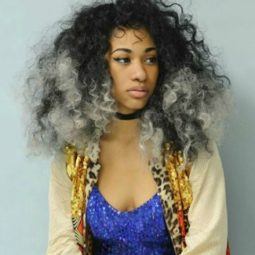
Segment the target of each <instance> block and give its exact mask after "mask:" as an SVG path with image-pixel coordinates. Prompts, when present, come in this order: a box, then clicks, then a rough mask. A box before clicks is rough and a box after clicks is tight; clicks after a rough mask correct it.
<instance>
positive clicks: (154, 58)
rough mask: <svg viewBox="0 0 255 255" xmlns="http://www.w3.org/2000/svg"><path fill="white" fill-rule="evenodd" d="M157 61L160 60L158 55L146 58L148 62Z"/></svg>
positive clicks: (153, 62)
mask: <svg viewBox="0 0 255 255" xmlns="http://www.w3.org/2000/svg"><path fill="white" fill-rule="evenodd" d="M157 61H158V59H157V57H150V58H146V62H147V63H148V64H155V63H157Z"/></svg>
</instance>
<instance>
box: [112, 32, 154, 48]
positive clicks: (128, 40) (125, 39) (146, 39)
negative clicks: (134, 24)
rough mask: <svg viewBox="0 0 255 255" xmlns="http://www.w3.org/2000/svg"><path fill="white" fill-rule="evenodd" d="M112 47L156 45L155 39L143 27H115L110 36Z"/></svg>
mask: <svg viewBox="0 0 255 255" xmlns="http://www.w3.org/2000/svg"><path fill="white" fill-rule="evenodd" d="M110 43H111V46H112V47H116V46H129V47H131V46H133V47H135V46H138V45H146V46H148V45H149V46H154V42H153V39H152V37H151V35H150V34H149V33H148V32H147V30H145V29H143V28H141V29H131V28H130V29H129V28H115V29H114V30H113V33H112V36H111V38H110Z"/></svg>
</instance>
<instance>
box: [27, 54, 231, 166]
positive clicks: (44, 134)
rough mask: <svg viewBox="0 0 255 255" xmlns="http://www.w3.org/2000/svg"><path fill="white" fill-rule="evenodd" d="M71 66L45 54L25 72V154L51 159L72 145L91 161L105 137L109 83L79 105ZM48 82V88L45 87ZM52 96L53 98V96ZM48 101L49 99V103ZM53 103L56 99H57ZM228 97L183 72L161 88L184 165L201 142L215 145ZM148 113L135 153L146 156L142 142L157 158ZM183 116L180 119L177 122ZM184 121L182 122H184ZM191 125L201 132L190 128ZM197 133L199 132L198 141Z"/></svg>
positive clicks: (160, 137) (158, 139) (157, 131)
mask: <svg viewBox="0 0 255 255" xmlns="http://www.w3.org/2000/svg"><path fill="white" fill-rule="evenodd" d="M75 66H76V63H75V61H74V60H73V59H71V58H70V57H69V55H68V53H67V52H62V53H60V54H59V55H56V54H51V53H48V55H47V57H44V60H43V62H41V63H40V65H39V66H37V68H35V67H34V69H33V70H32V71H31V72H30V75H29V77H28V79H27V86H26V89H25V91H24V92H25V102H26V109H27V110H28V111H29V114H28V112H26V113H27V116H30V120H29V126H28V127H29V128H28V129H27V134H28V138H29V139H28V148H29V151H30V153H32V154H38V153H46V154H52V153H53V152H54V151H56V150H58V149H61V148H63V146H65V145H66V144H74V145H75V146H76V147H77V149H78V151H79V152H80V153H84V150H85V149H87V152H88V153H89V154H90V155H91V157H92V158H93V157H96V154H94V152H93V151H95V150H96V153H98V150H99V147H98V141H99V139H100V136H101V135H102V134H103V133H105V132H109V130H107V124H108V123H110V122H111V120H112V117H113V116H114V114H115V112H116V111H117V106H116V103H115V100H114V98H113V97H112V96H111V92H110V91H111V86H112V81H111V78H110V77H109V76H108V75H106V76H105V81H104V82H102V83H101V84H98V83H96V82H93V84H92V85H93V86H91V87H92V88H93V89H91V90H90V91H89V95H88V96H89V97H90V99H91V100H90V102H88V101H86V100H82V95H81V93H80V92H79V90H78V89H77V87H78V86H77V83H79V80H78V74H77V71H76V68H75ZM51 80H54V86H52V83H50V81H51ZM56 91H58V93H56ZM50 95H54V96H53V97H51V96H50ZM58 97H59V98H58ZM47 100H50V101H51V102H52V101H53V103H54V104H53V105H54V107H52V108H51V110H50V111H49V112H48V114H47V115H46V116H44V117H43V118H41V119H39V120H38V114H39V113H40V110H41V107H42V102H44V103H45V101H47ZM231 104H232V100H231V94H230V91H229V90H226V88H225V87H223V86H219V85H217V86H216V85H215V82H214V81H213V80H212V79H208V78H207V77H206V76H205V77H203V76H202V75H200V76H198V75H197V74H194V73H192V72H191V70H190V69H189V68H183V69H181V70H179V71H178V72H176V73H175V74H173V75H172V76H171V79H169V80H168V81H165V82H164V84H163V100H162V109H163V111H164V116H166V120H165V121H167V122H170V123H171V124H172V125H173V126H174V127H175V129H176V131H177V135H178V138H179V139H180V141H181V142H182V145H183V152H184V158H185V162H186V161H187V156H188V155H189V151H190V149H191V148H192V149H194V148H195V149H196V150H199V149H200V148H201V144H203V141H201V139H202V138H203V137H207V138H208V139H213V140H217V141H219V140H220V138H221V136H222V134H223V132H222V131H223V128H224V126H223V125H222V120H223V119H224V118H225V116H226V114H227V113H228V112H229V110H230V109H231ZM153 109H154V108H149V109H146V110H145V111H144V114H143V116H142V117H141V120H140V128H141V132H140V143H139V146H140V149H141V153H142V154H143V155H144V154H146V146H145V143H146V141H149V140H151V141H152V142H153V154H154V156H156V157H159V156H160V153H161V148H162V143H163V142H164V132H163V128H160V127H155V125H154V124H153V122H152V116H157V115H158V114H157V112H155V110H153ZM183 114H186V117H185V119H184V118H183V117H182V116H183ZM187 116H188V118H187ZM194 120H197V121H199V122H200V123H201V126H202V130H199V129H196V127H195V126H194V125H191V122H194ZM201 132H203V134H202V136H201Z"/></svg>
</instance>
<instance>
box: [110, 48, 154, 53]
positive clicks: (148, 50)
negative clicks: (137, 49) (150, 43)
mask: <svg viewBox="0 0 255 255" xmlns="http://www.w3.org/2000/svg"><path fill="white" fill-rule="evenodd" d="M153 50H156V47H149V48H146V49H145V50H144V52H145V53H147V52H150V51H153ZM116 51H125V52H127V53H131V52H132V50H131V49H127V48H118V49H116V50H114V51H112V52H111V54H113V53H114V52H116Z"/></svg>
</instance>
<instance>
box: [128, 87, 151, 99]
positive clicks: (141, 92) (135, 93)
mask: <svg viewBox="0 0 255 255" xmlns="http://www.w3.org/2000/svg"><path fill="white" fill-rule="evenodd" d="M148 92H149V91H148V90H147V89H144V88H142V87H133V88H131V89H129V90H128V93H129V95H130V96H132V97H133V98H143V97H145V96H147V94H148Z"/></svg>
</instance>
